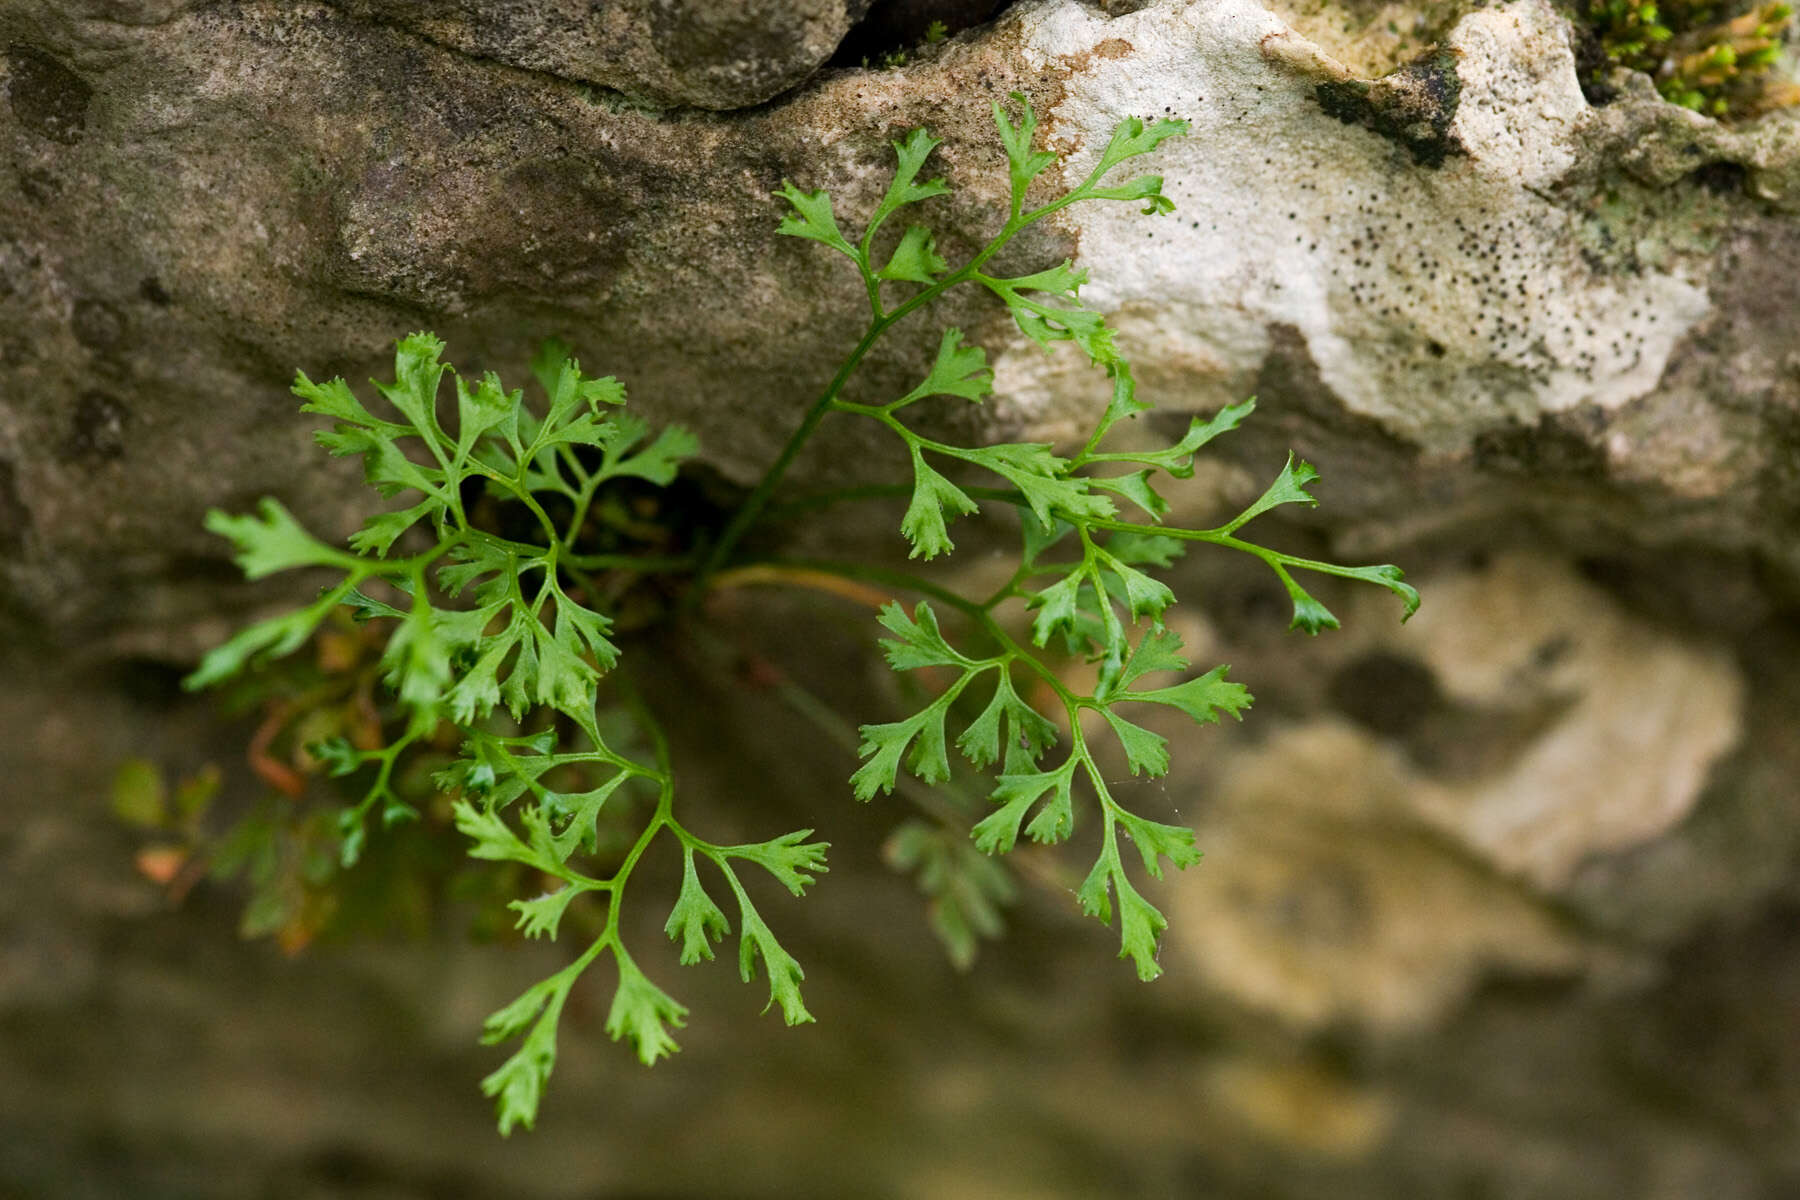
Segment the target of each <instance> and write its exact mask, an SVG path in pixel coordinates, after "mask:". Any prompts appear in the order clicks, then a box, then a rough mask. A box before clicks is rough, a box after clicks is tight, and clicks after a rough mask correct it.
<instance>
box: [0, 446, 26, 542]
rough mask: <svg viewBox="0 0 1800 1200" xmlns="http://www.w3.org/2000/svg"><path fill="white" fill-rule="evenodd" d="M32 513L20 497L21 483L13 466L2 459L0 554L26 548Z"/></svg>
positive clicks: (0, 476) (0, 461)
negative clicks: (26, 536) (26, 535)
mask: <svg viewBox="0 0 1800 1200" xmlns="http://www.w3.org/2000/svg"><path fill="white" fill-rule="evenodd" d="M30 528H31V513H30V511H29V510H28V509H26V507H25V501H24V500H22V499H21V498H20V497H19V481H18V477H17V476H16V475H15V473H14V471H13V465H12V464H11V463H9V462H7V461H6V460H5V459H3V458H0V552H4V553H7V554H16V553H18V552H19V551H20V550H23V549H24V548H25V534H26V531H27V530H29V529H30Z"/></svg>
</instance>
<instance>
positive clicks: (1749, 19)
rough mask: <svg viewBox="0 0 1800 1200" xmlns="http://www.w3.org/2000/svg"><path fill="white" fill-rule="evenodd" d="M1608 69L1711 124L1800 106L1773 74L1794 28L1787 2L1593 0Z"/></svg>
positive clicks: (1593, 25)
mask: <svg viewBox="0 0 1800 1200" xmlns="http://www.w3.org/2000/svg"><path fill="white" fill-rule="evenodd" d="M1584 15H1585V17H1586V21H1587V24H1588V27H1589V29H1590V30H1591V31H1592V32H1593V35H1594V37H1595V38H1596V39H1597V41H1598V43H1599V47H1600V51H1601V54H1602V62H1601V64H1600V65H1599V66H1598V67H1597V68H1596V69H1595V71H1594V72H1593V74H1592V77H1591V78H1590V80H1589V82H1590V83H1591V84H1598V83H1600V79H1599V78H1598V77H1599V75H1601V74H1604V73H1605V72H1606V71H1608V70H1609V69H1610V67H1612V66H1614V65H1616V66H1621V67H1625V68H1627V69H1629V70H1633V71H1642V72H1643V73H1644V74H1646V75H1648V76H1650V78H1651V79H1653V80H1654V81H1655V82H1656V90H1657V91H1658V92H1660V93H1661V94H1662V96H1663V98H1664V99H1665V100H1668V101H1669V102H1670V103H1672V104H1679V105H1681V106H1682V107H1683V108H1691V109H1693V110H1694V111H1695V112H1702V113H1705V114H1707V115H1708V116H1712V117H1719V118H1723V119H1728V120H1729V119H1738V120H1741V119H1747V118H1749V117H1754V116H1757V115H1759V114H1761V113H1765V112H1768V111H1770V110H1771V109H1775V108H1782V107H1786V106H1787V105H1791V104H1794V103H1797V102H1800V86H1796V85H1795V84H1794V83H1793V82H1792V81H1791V80H1788V79H1784V78H1782V77H1781V76H1780V75H1779V74H1778V73H1776V72H1773V71H1771V70H1770V68H1771V67H1773V66H1774V65H1775V62H1776V60H1777V58H1779V56H1780V54H1781V47H1782V43H1783V41H1784V40H1785V39H1786V38H1787V36H1788V34H1789V32H1790V30H1791V29H1792V28H1793V22H1794V9H1793V6H1792V5H1790V4H1786V3H1779V2H1777V3H1761V2H1751V0H1665V2H1664V3H1661V4H1658V3H1655V2H1654V0H1588V3H1587V4H1586V7H1585V13H1584Z"/></svg>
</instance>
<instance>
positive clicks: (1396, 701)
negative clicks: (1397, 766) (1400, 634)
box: [1325, 650, 1444, 738]
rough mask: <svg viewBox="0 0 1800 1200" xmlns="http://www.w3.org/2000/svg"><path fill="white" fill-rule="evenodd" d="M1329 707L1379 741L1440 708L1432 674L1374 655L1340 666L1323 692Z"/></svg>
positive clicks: (1408, 661)
mask: <svg viewBox="0 0 1800 1200" xmlns="http://www.w3.org/2000/svg"><path fill="white" fill-rule="evenodd" d="M1325 694H1326V697H1327V698H1328V699H1329V700H1330V702H1331V705H1332V707H1333V708H1335V709H1337V710H1338V711H1339V712H1341V713H1343V714H1344V715H1345V716H1346V717H1349V718H1350V719H1351V720H1352V721H1355V722H1356V723H1357V724H1358V725H1361V726H1362V727H1363V728H1365V729H1368V730H1370V731H1372V732H1374V733H1378V734H1380V735H1381V736H1383V737H1395V738H1397V737H1404V736H1405V735H1406V734H1408V733H1410V732H1412V730H1414V729H1416V728H1417V727H1418V726H1419V724H1420V723H1421V722H1423V721H1424V720H1425V718H1426V717H1428V716H1430V715H1431V713H1432V712H1434V711H1436V710H1437V709H1439V708H1441V707H1442V706H1443V703H1444V697H1443V693H1442V692H1441V691H1439V689H1438V683H1437V676H1435V675H1433V674H1432V673H1431V669H1430V668H1429V667H1427V666H1426V665H1425V664H1424V663H1421V662H1419V661H1418V660H1417V659H1412V658H1406V657H1404V656H1402V655H1399V654H1390V653H1387V652H1386V651H1380V650H1377V651H1374V652H1373V653H1370V654H1365V655H1363V656H1362V657H1361V658H1358V659H1355V660H1354V661H1352V662H1349V663H1346V664H1345V665H1344V666H1343V667H1341V668H1340V669H1339V670H1338V672H1337V674H1335V675H1333V676H1332V678H1331V683H1330V684H1329V685H1328V686H1327V687H1326V689H1325Z"/></svg>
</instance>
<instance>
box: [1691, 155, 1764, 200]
mask: <svg viewBox="0 0 1800 1200" xmlns="http://www.w3.org/2000/svg"><path fill="white" fill-rule="evenodd" d="M1687 179H1688V182H1689V183H1697V184H1699V185H1700V186H1701V187H1703V188H1705V189H1706V190H1707V191H1709V192H1711V193H1712V194H1713V195H1715V196H1735V195H1740V194H1742V192H1743V190H1744V184H1745V183H1747V182H1748V181H1749V179H1750V172H1749V170H1747V169H1746V168H1745V166H1744V164H1743V163H1734V162H1709V163H1707V164H1706V165H1705V166H1704V167H1695V168H1694V169H1693V170H1692V171H1689V172H1688V173H1687Z"/></svg>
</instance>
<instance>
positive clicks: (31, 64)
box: [6, 43, 94, 145]
mask: <svg viewBox="0 0 1800 1200" xmlns="http://www.w3.org/2000/svg"><path fill="white" fill-rule="evenodd" d="M6 57H7V61H8V66H9V71H10V74H11V80H10V81H9V82H8V84H7V98H8V99H9V100H11V101H12V111H13V116H14V117H16V118H17V119H18V122H19V124H21V125H23V126H24V127H25V128H27V129H29V130H30V131H31V132H33V133H35V134H37V135H38V136H39V137H44V138H49V139H50V140H51V141H53V142H61V143H63V144H64V145H74V144H75V143H76V142H79V141H80V140H81V134H82V131H83V130H85V129H86V128H87V109H88V101H90V100H92V99H93V98H94V89H93V88H91V87H89V86H88V85H87V83H86V82H85V81H84V80H83V79H82V78H81V76H79V75H77V74H76V73H75V72H73V71H71V70H70V69H69V68H68V67H65V66H64V65H63V64H62V63H61V62H59V61H58V60H57V59H56V58H55V57H54V56H52V55H50V54H48V53H46V52H44V51H43V50H40V49H38V48H37V47H36V46H27V45H23V44H17V43H15V44H14V45H12V46H8V47H7V49H6Z"/></svg>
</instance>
